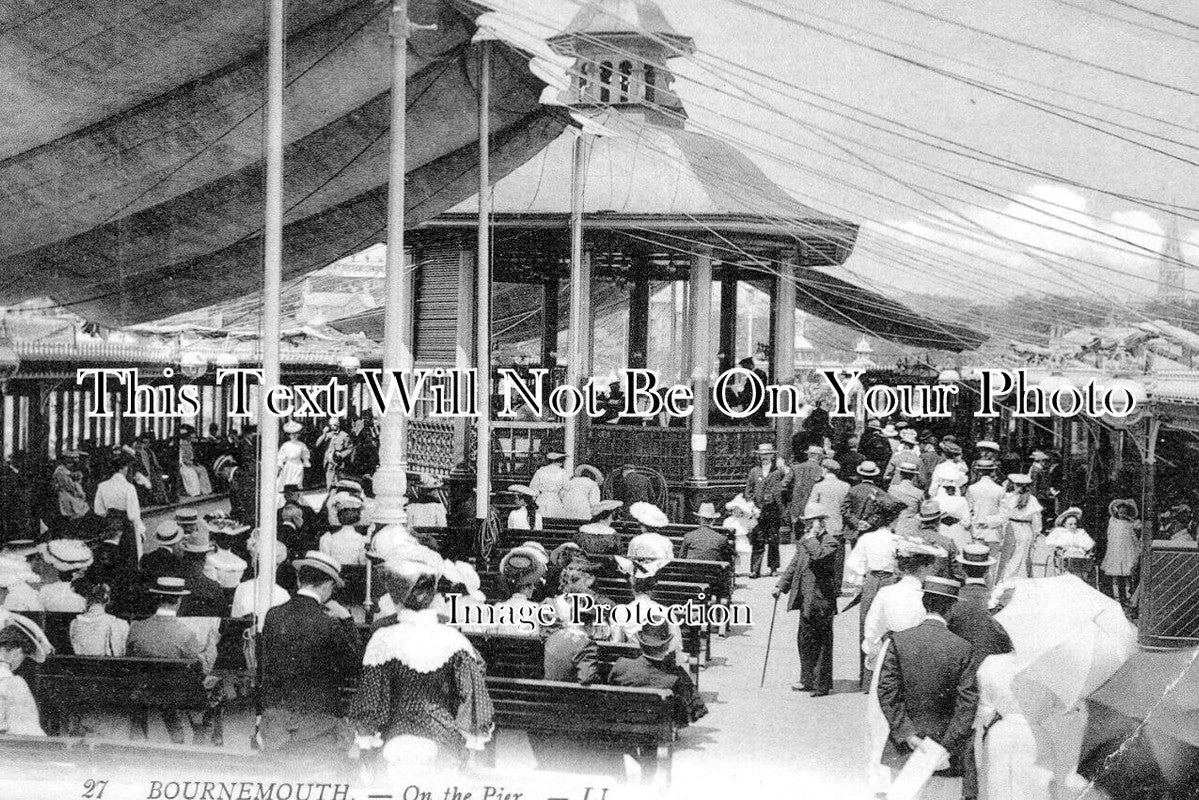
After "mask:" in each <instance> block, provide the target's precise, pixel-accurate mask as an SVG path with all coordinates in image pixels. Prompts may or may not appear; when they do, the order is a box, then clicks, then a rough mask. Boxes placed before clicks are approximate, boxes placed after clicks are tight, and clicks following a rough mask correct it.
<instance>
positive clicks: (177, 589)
mask: <svg viewBox="0 0 1199 800" xmlns="http://www.w3.org/2000/svg"><path fill="white" fill-rule="evenodd" d="M149 592H150V593H151V594H160V595H162V596H164V597H186V596H187V595H189V594H191V593H192V592H191V589H188V588H187V581H186V580H184V579H183V578H176V577H175V576H174V575H163V576H161V577H158V578H155V579H154V585H153V586H151V587H150V588H149Z"/></svg>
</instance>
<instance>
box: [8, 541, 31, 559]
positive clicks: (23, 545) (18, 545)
mask: <svg viewBox="0 0 1199 800" xmlns="http://www.w3.org/2000/svg"><path fill="white" fill-rule="evenodd" d="M3 549H4V554H5V557H7V558H10V559H12V560H14V561H15V560H17V559H20V560H21V561H24V560H25V559H27V558H29V557H30V556H31V555H33V554H34V553H36V552H37V551H38V546H37V542H35V541H34V540H33V539H11V540H9V541H7V542H5V543H4V544H3Z"/></svg>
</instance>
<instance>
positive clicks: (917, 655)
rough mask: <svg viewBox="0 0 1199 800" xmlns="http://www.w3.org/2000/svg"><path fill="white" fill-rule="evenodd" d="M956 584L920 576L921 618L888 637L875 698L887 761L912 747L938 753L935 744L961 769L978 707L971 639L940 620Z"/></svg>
mask: <svg viewBox="0 0 1199 800" xmlns="http://www.w3.org/2000/svg"><path fill="white" fill-rule="evenodd" d="M960 586H961V584H959V583H958V582H957V581H954V580H950V579H948V578H939V577H935V576H934V577H928V578H925V579H924V595H923V601H924V609H925V612H926V613H925V617H924V621H923V622H921V623H920V624H919V625H917V626H916V627H914V628H908V629H907V630H902V631H895V632H894V633H892V634H891V635H890V639H889V640H888V642H887V645H886V650H885V654H884V656H883V660H882V665H881V667H880V674H879V680H878V702H879V705H880V706H881V708H882V711H883V715H884V716H885V717H886V718H887V723H888V725H889V726H890V728H891V735H890V738H889V739H888V741H887V746H886V749H885V751H884V753H883V760H884V763H886V764H887V765H888V766H892V767H900V766H902V764H903V762H904V761H906V760H907V757H908V756H910V755H911V754H913V753H914V752H915V751H916V750H926V751H932V753H937V754H941V753H940V751H939V750H938V749H937V748H938V747H939V748H943V749H944V751H945V754H947V757H948V758H949V761H950V768H951V770H954V771H959V772H958V774H960V769H961V767H960V761H961V757H962V753H963V750H964V748H965V744H966V740H967V739H968V738H969V736H970V728H971V725H972V723H973V720H974V712H975V710H976V708H977V707H978V688H977V686H976V685H975V681H974V671H975V662H974V657H973V653H972V651H971V648H970V643H969V642H967V641H966V640H965V639H963V638H961V637H960V636H956V635H954V634H952V633H950V632H949V629H948V628H947V627H946V624H945V616H946V615H947V614H948V613H949V610H950V608H952V607H953V604H954V603H955V602H956V601H957V595H958V591H959V589H960ZM945 754H941V755H945Z"/></svg>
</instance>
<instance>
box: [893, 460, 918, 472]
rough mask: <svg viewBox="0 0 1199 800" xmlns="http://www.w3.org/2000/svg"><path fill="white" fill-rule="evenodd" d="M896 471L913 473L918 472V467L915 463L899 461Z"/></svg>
mask: <svg viewBox="0 0 1199 800" xmlns="http://www.w3.org/2000/svg"><path fill="white" fill-rule="evenodd" d="M897 469H898V470H899V471H900V472H907V473H914V472H919V471H920V465H919V464H917V463H916V462H915V461H900V462H899V466H898V467H897Z"/></svg>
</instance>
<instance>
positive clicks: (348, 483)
mask: <svg viewBox="0 0 1199 800" xmlns="http://www.w3.org/2000/svg"><path fill="white" fill-rule="evenodd" d="M333 488H334V489H339V490H341V491H343V492H352V493H353V494H362V493H363V492H362V484H361V483H359V482H358V481H356V480H354V479H353V478H340V479H338V480H336V481H334V482H333Z"/></svg>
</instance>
